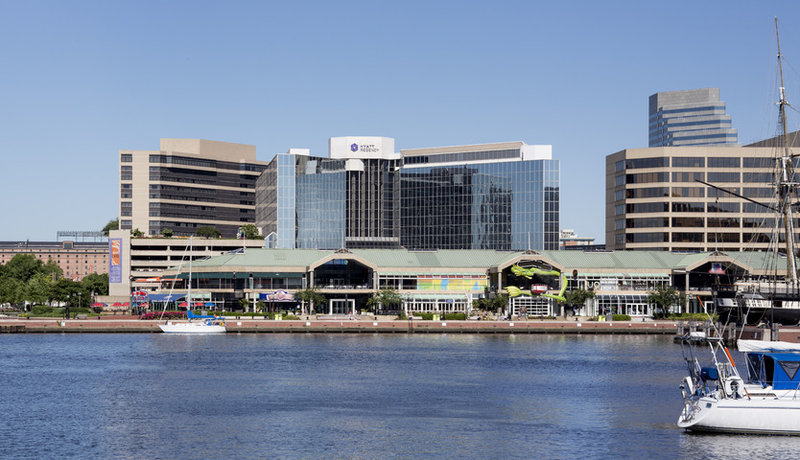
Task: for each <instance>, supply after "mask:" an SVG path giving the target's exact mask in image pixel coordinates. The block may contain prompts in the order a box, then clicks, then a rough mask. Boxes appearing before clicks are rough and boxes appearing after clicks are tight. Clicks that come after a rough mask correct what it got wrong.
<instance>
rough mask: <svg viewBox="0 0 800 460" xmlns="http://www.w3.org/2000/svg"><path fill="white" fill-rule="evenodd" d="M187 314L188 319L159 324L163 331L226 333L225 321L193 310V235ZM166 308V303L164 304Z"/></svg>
mask: <svg viewBox="0 0 800 460" xmlns="http://www.w3.org/2000/svg"><path fill="white" fill-rule="evenodd" d="M186 300H187V304H186V316H187V321H186V322H183V321H180V322H173V321H167V322H166V324H159V325H158V327H159V328H161V331H162V332H169V333H181V334H221V333H225V332H226V331H227V330H226V329H225V321H224V320H223V319H222V318H220V317H218V316H214V315H197V314H195V313H194V312H192V237H191V236H190V237H189V279H188V291H187V293H186ZM164 308H165V309H166V305H165V306H164Z"/></svg>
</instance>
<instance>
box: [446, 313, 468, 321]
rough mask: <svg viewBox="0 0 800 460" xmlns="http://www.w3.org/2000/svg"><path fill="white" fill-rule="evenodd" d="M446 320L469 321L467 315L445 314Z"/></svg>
mask: <svg viewBox="0 0 800 460" xmlns="http://www.w3.org/2000/svg"><path fill="white" fill-rule="evenodd" d="M444 319H445V320H450V321H463V320H465V319H467V315H466V314H465V313H445V314H444Z"/></svg>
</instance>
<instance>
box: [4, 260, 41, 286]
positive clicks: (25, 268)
mask: <svg viewBox="0 0 800 460" xmlns="http://www.w3.org/2000/svg"><path fill="white" fill-rule="evenodd" d="M41 269H42V261H41V260H39V259H37V258H36V257H35V256H33V255H31V254H17V255H15V256H14V257H13V258H12V259H11V260H9V261H8V263H6V269H5V275H6V276H7V277H10V278H14V279H16V280H19V281H21V282H23V283H27V282H28V280H29V279H31V277H32V276H33V275H35V274H36V273H39V272H40V271H41Z"/></svg>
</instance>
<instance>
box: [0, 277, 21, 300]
mask: <svg viewBox="0 0 800 460" xmlns="http://www.w3.org/2000/svg"><path fill="white" fill-rule="evenodd" d="M24 289H25V284H24V283H23V282H22V281H20V280H18V279H16V278H11V277H8V276H6V277H3V278H0V303H8V304H11V305H14V306H16V305H18V304H20V303H22V301H23V300H22V296H23V294H24Z"/></svg>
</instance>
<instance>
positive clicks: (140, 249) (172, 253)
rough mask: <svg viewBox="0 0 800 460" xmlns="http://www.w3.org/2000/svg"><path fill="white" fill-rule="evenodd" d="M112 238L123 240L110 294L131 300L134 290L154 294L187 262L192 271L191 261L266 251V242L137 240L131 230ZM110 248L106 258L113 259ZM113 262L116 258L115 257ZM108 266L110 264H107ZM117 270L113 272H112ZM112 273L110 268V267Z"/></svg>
mask: <svg viewBox="0 0 800 460" xmlns="http://www.w3.org/2000/svg"><path fill="white" fill-rule="evenodd" d="M109 239H110V240H112V241H114V240H119V242H120V244H119V246H118V248H119V249H118V250H119V253H118V254H119V255H120V257H119V258H118V261H119V271H118V273H119V274H118V275H117V276H114V274H113V273H112V274H111V276H109V295H110V296H113V297H115V300H118V299H116V298H121V297H125V298H127V297H129V296H130V295H131V292H133V291H144V292H152V291H154V290H156V289H157V288H159V287H161V285H162V281H163V280H162V273H163V272H164V270H166V269H168V268H175V267H178V266H179V265H181V262H183V264H184V265H185V266H184V269H185V270H188V266H189V265H188V264H189V258H190V257H191V259H192V260H193V261H195V260H202V259H206V258H208V257H211V256H218V255H222V254H225V253H228V252H231V251H246V250H247V249H254V248H263V247H264V240H260V239H259V240H237V239H233V238H228V239H224V238H219V239H217V238H197V237H195V238H192V245H191V251H190V250H189V238H186V237H174V238H162V237H151V238H134V237H132V236H131V234H130V232H129V231H128V230H112V231H111V232H110V234H109ZM108 247H109V245H108V244H106V247H105V256H106V260H108V259H109V254H108ZM111 259H112V261H113V260H114V257H113V256H112V257H111ZM106 265H108V263H107V264H106ZM112 271H113V270H112ZM106 272H108V266H106Z"/></svg>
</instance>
